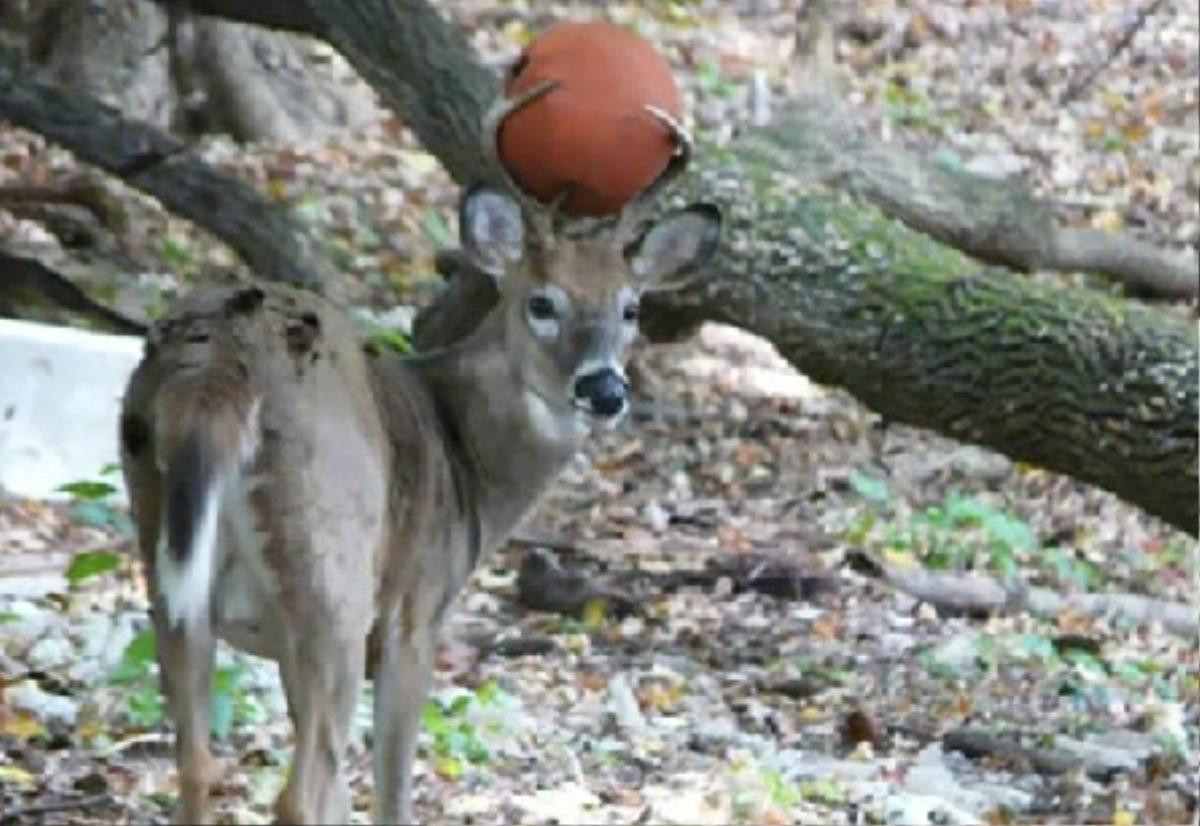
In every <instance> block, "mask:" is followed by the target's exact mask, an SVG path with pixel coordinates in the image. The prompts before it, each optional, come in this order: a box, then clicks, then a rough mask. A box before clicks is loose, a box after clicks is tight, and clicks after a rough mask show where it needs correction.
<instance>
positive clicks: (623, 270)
mask: <svg viewBox="0 0 1200 826" xmlns="http://www.w3.org/2000/svg"><path fill="white" fill-rule="evenodd" d="M554 83H555V82H554V81H547V82H544V83H542V84H539V85H537V86H535V87H533V88H532V89H530V90H528V91H527V92H525V93H523V94H521V95H520V96H518V97H516V98H513V99H501V100H500V101H498V102H497V104H496V105H495V106H493V108H492V109H491V110H490V111H489V113H488V114H487V116H486V117H485V119H484V128H483V141H484V151H485V154H486V156H487V157H488V158H489V159H490V160H491V161H492V162H493V164H494V166H495V168H496V169H497V170H498V172H499V175H500V178H501V180H502V182H503V184H504V189H496V188H492V187H486V186H485V187H477V188H475V189H472V190H470V191H469V192H467V194H466V195H465V197H464V198H463V201H462V205H461V209H460V213H459V220H460V229H461V235H462V244H463V248H464V250H465V251H466V253H467V254H468V256H469V257H470V258H471V259H472V261H473V263H474V264H475V266H476V267H478V268H479V269H480V270H482V271H483V272H485V273H487V274H488V275H489V276H490V277H491V278H492V279H494V281H495V284H496V288H497V290H498V292H499V295H500V301H499V304H498V305H497V308H496V310H495V313H497V314H499V315H500V317H501V318H502V320H503V327H504V342H505V350H506V352H507V353H508V354H509V356H510V359H511V362H512V364H513V366H514V368H515V378H516V379H517V380H518V381H520V383H521V384H522V385H523V386H524V387H525V388H527V389H528V390H529V391H531V392H532V393H534V394H536V395H537V396H538V397H539V398H540V399H541V401H542V402H543V403H544V404H546V405H547V406H548V407H549V408H550V409H551V410H552V411H554V412H556V413H561V412H565V411H572V412H573V413H575V414H576V416H577V418H579V419H581V420H582V422H584V423H586V424H593V423H594V424H600V425H603V426H612V425H613V424H615V423H616V422H617V421H618V420H619V419H620V417H621V416H622V414H623V413H624V412H625V410H626V408H627V406H628V387H627V382H626V379H625V371H624V364H625V361H626V359H627V357H628V351H629V346H630V344H631V343H632V341H633V339H634V337H635V335H636V333H637V321H638V303H639V301H640V299H641V296H642V295H643V294H644V293H646V292H647V291H651V290H658V289H669V288H672V287H676V286H679V285H681V284H682V283H683V282H684V281H686V280H687V279H688V278H689V277H690V276H691V275H692V274H694V273H695V272H696V271H697V270H698V269H699V268H700V267H701V266H702V265H703V264H704V263H705V262H706V261H707V260H708V258H709V257H710V256H711V255H712V253H713V252H714V250H715V249H716V247H717V243H718V240H719V237H720V226H721V219H720V213H719V211H718V210H717V208H716V207H715V206H713V205H711V204H695V205H692V206H689V207H686V208H684V209H681V210H678V211H676V212H673V213H671V214H670V215H668V216H666V217H665V218H663V219H662V220H660V221H658V222H657V223H655V224H653V225H652V226H650V227H649V228H647V229H644V230H643V231H641V233H640V235H639V230H641V224H642V221H643V219H644V217H645V215H646V213H647V211H648V209H649V208H650V207H651V206H652V203H653V198H654V196H655V195H656V194H657V193H658V192H660V191H661V190H662V188H663V187H664V186H665V184H666V183H667V182H669V181H670V180H671V179H672V178H674V177H675V176H676V175H678V174H679V172H681V171H682V170H683V169H684V167H685V166H686V164H687V162H688V159H689V157H690V154H691V139H690V138H689V137H688V135H687V133H686V132H685V131H684V129H683V128H682V126H680V125H679V123H677V122H676V121H675V120H674V119H673V118H671V117H670V116H669V115H667V114H666V113H665V112H662V111H661V110H659V109H657V108H655V107H652V106H647V107H646V111H647V114H649V115H650V116H651V117H653V118H655V119H656V120H658V121H659V122H660V123H661V124H662V125H663V127H664V128H665V129H666V130H667V132H668V134H669V135H670V137H671V138H672V139H673V140H674V142H675V146H676V149H675V152H674V153H673V154H672V157H671V159H670V161H669V163H668V165H667V167H666V169H665V170H664V171H663V173H662V174H661V175H660V176H659V178H658V179H657V180H655V181H654V182H653V183H652V184H650V186H648V187H647V188H646V189H645V190H643V191H642V192H641V193H639V195H638V196H637V197H636V198H634V199H633V200H632V201H631V202H630V203H629V204H628V205H627V206H626V207H625V208H624V209H623V210H622V212H621V213H620V214H619V215H618V216H616V218H615V220H613V221H612V222H610V224H609V225H608V226H606V227H601V228H600V229H599V231H598V232H597V231H595V230H596V228H595V227H592V228H591V229H592V230H593V231H592V232H590V233H586V232H584V233H581V232H578V231H576V232H574V233H572V232H571V231H570V230H569V228H561V227H560V226H559V223H560V221H559V219H560V218H561V217H562V216H560V215H559V214H558V212H559V211H558V205H559V204H560V203H561V202H562V200H563V198H562V197H559V198H557V199H556V200H555V201H554V202H553V203H551V204H549V205H545V204H541V203H539V202H537V201H535V200H533V199H532V198H531V197H529V196H528V195H527V194H526V193H525V192H523V191H522V190H521V188H520V186H519V185H518V184H517V183H516V182H515V181H513V180H512V178H511V177H510V176H509V174H508V172H507V170H506V169H505V167H504V164H503V163H502V162H501V161H500V159H499V152H498V137H499V130H500V127H501V125H502V124H503V121H504V118H505V117H507V116H508V115H509V114H511V113H512V112H513V111H515V110H516V109H518V108H519V107H521V106H524V105H526V104H528V103H530V102H531V101H533V100H535V99H537V98H538V97H540V96H541V95H543V94H545V93H546V92H548V91H549V90H550V89H552V88H553V87H554ZM562 194H563V195H565V194H566V193H562Z"/></svg>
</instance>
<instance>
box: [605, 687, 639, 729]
mask: <svg viewBox="0 0 1200 826" xmlns="http://www.w3.org/2000/svg"><path fill="white" fill-rule="evenodd" d="M607 705H608V710H609V712H611V713H612V715H613V717H614V718H615V719H616V721H617V726H618V727H619V728H620V729H621V730H622V731H624V732H626V733H627V734H640V733H642V732H644V731H645V730H646V718H645V716H644V715H643V714H642V709H641V708H640V707H639V706H638V701H637V698H636V697H634V696H633V689H632V688H631V687H630V685H629V678H628V677H626V676H625V674H617V675H615V676H614V677H613V678H612V679H611V680H609V681H608V703H607Z"/></svg>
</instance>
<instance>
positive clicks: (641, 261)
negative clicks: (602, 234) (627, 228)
mask: <svg viewBox="0 0 1200 826" xmlns="http://www.w3.org/2000/svg"><path fill="white" fill-rule="evenodd" d="M720 240H721V210H719V209H718V208H717V207H716V206H715V205H714V204H692V205H691V206H689V207H685V208H684V209H681V210H679V211H678V212H675V213H672V214H670V215H668V216H667V217H665V218H663V219H662V220H661V221H659V222H658V223H656V224H654V225H653V226H652V227H650V229H648V230H646V232H645V233H644V234H643V235H642V237H641V238H640V239H638V240H637V241H636V242H635V243H634V244H633V246H632V248H631V250H630V252H629V253H628V256H629V266H630V268H631V269H632V270H633V276H634V278H635V279H636V280H637V282H638V285H639V286H640V287H641V288H642V289H643V290H673V289H677V288H679V287H682V286H683V285H684V284H686V283H687V282H688V281H690V280H691V279H692V278H693V277H694V276H695V275H696V273H697V272H698V271H699V270H700V269H701V268H702V267H703V266H704V265H705V264H706V263H708V260H709V259H710V258H712V255H713V253H714V252H716V250H717V246H718V245H719V243H720Z"/></svg>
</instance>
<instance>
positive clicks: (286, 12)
mask: <svg viewBox="0 0 1200 826" xmlns="http://www.w3.org/2000/svg"><path fill="white" fill-rule="evenodd" d="M151 1H152V2H154V3H157V4H158V5H160V6H175V7H177V8H180V9H182V10H184V11H189V12H195V13H196V14H202V15H207V16H209V17H220V18H222V19H224V20H232V21H234V22H237V23H250V24H253V25H255V26H262V27H263V28H266V29H276V30H278V31H283V32H292V33H294V34H307V35H311V36H313V37H319V38H322V39H323V38H324V36H325V30H324V27H323V25H322V23H321V19H320V18H319V17H318V16H317V15H315V14H313V11H312V6H311V4H310V3H308V2H307V0H253V2H249V3H247V2H246V0H151Z"/></svg>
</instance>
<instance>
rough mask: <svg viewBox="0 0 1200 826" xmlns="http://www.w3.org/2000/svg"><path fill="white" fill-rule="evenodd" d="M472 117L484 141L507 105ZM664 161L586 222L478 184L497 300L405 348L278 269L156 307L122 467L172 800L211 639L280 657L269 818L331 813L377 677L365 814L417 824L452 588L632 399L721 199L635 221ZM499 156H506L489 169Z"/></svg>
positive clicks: (184, 765) (469, 217) (202, 693)
mask: <svg viewBox="0 0 1200 826" xmlns="http://www.w3.org/2000/svg"><path fill="white" fill-rule="evenodd" d="M546 88H548V87H547V86H543V87H539V88H538V89H535V90H534V91H533V92H531V93H530V94H528V95H523V96H522V97H521V98H519V99H517V100H513V101H501V102H500V103H499V104H498V105H497V106H496V107H494V108H493V110H492V112H491V113H489V117H488V119H487V120H486V121H485V129H484V134H485V144H486V146H487V148H488V151H489V153H490V154H491V155H492V157H493V158H494V152H495V140H496V136H497V130H498V129H499V127H500V125H501V123H502V120H503V117H504V115H505V114H506V113H507V112H509V111H511V110H512V109H513V108H514V107H516V106H519V105H522V104H523V103H525V102H526V101H528V100H530V99H532V97H533V96H535V95H537V94H540V93H542V92H544V91H545V90H546ZM649 114H650V115H652V116H654V117H656V118H658V119H659V120H660V121H661V122H662V123H663V124H664V139H673V140H675V141H676V143H677V147H678V148H677V151H676V153H675V155H674V157H673V160H672V163H671V165H670V166H669V167H668V169H667V171H666V172H664V174H663V177H662V178H660V179H659V181H658V182H656V184H655V185H653V186H652V187H651V188H650V189H649V190H648V191H647V192H646V193H643V197H640V198H639V199H638V202H637V203H635V204H632V205H631V208H630V209H629V210H627V213H626V214H624V215H622V217H621V220H620V221H618V222H617V225H616V227H615V229H613V230H612V231H611V232H608V231H606V232H602V233H601V234H599V235H593V236H591V237H570V236H568V235H566V234H564V233H559V232H556V227H555V225H554V220H553V210H552V209H546V208H543V207H541V206H540V205H538V204H536V203H533V202H531V201H529V199H527V198H525V197H524V196H523V195H521V193H520V192H519V190H517V189H516V188H515V186H513V185H512V183H511V181H507V175H506V174H503V173H502V175H503V177H504V178H505V180H506V181H507V182H508V183H509V184H510V187H509V188H510V189H512V190H513V192H512V193H511V194H505V193H502V191H500V190H496V189H490V188H479V189H474V190H471V191H470V192H468V193H467V194H466V196H465V197H464V198H463V201H462V205H461V210H460V223H461V240H462V244H463V247H464V249H465V251H466V252H467V253H468V254H469V255H470V256H471V257H472V258H473V260H474V263H475V264H476V265H477V266H478V267H480V268H481V269H483V270H485V271H486V272H488V273H489V274H490V275H492V276H493V277H494V278H495V279H496V282H497V286H498V290H499V293H500V300H499V302H498V303H497V305H496V307H495V308H494V309H493V310H492V311H491V312H490V313H489V314H488V315H487V317H486V318H484V319H483V320H482V322H481V323H480V324H479V326H478V328H477V329H476V330H474V332H472V333H470V334H469V335H467V336H466V337H465V338H463V339H462V340H461V341H459V342H457V343H455V344H453V345H451V346H449V347H446V348H445V349H442V350H439V351H437V352H431V353H428V354H426V355H420V356H416V357H412V358H402V357H399V356H396V355H393V354H390V353H384V352H372V351H371V350H370V349H369V348H364V346H363V344H362V342H361V341H360V339H359V337H358V335H357V334H356V330H355V327H354V325H353V324H352V323H351V322H350V321H348V320H347V319H346V317H345V316H344V315H343V314H342V313H341V312H340V311H339V310H338V309H336V308H335V307H334V306H332V305H331V304H330V303H328V302H327V301H325V300H323V299H321V298H319V297H318V296H315V295H312V294H310V293H307V292H301V291H298V290H294V289H289V288H286V287H281V286H272V285H266V284H263V285H261V286H240V287H236V286H235V287H226V288H209V289H201V290H198V291H197V292H195V293H193V294H192V295H190V296H189V297H187V298H186V299H185V300H184V301H182V302H181V303H180V305H179V306H178V307H176V308H175V309H174V310H173V311H172V312H171V313H170V314H169V315H167V316H166V317H165V318H164V319H163V320H162V321H161V322H159V323H158V324H157V325H156V326H155V328H154V330H153V331H152V332H151V334H150V336H149V337H148V340H147V344H146V353H145V357H144V358H143V360H142V362H141V364H140V365H139V366H138V368H137V370H136V371H135V373H134V375H133V377H132V379H131V380H130V383H129V387H128V390H127V392H126V396H125V404H124V410H123V414H122V419H121V447H122V462H123V466H124V470H125V477H126V481H127V483H128V487H129V491H130V496H131V500H132V504H133V511H134V515H135V517H136V522H137V528H138V535H139V545H140V548H141V553H142V555H143V558H144V561H145V565H146V569H147V572H148V578H149V582H150V586H151V595H152V597H153V611H152V613H153V616H154V624H155V628H156V631H157V635H158V636H157V638H158V656H159V662H160V665H161V670H162V678H163V690H164V693H165V695H166V698H167V702H168V708H169V710H170V714H171V716H172V718H173V719H174V722H175V726H176V738H177V759H178V767H179V774H180V797H181V800H180V810H179V817H180V819H181V820H182V821H183V822H186V823H199V822H202V821H204V820H205V818H207V817H208V816H209V811H208V794H209V785H210V783H211V781H212V780H213V779H214V778H213V774H214V769H213V764H212V759H211V757H210V753H209V746H208V736H209V719H208V717H209V692H210V678H211V674H212V667H213V656H214V644H215V643H214V641H215V639H216V638H217V637H220V638H223V639H226V640H228V641H230V642H231V643H232V644H234V645H236V646H237V647H239V648H242V649H245V650H247V651H250V652H253V653H256V654H259V655H262V656H265V657H269V658H272V659H275V660H277V661H278V663H279V671H280V674H281V677H282V682H283V686H284V689H285V692H286V694H287V700H288V708H289V712H290V716H291V720H292V722H293V724H294V727H295V754H294V757H293V761H292V769H291V774H290V777H289V779H288V782H287V785H286V787H285V788H284V790H283V792H282V794H281V795H280V797H279V800H278V802H277V804H276V813H277V815H278V817H279V819H280V820H281V821H284V822H303V823H346V822H348V817H349V814H350V798H349V788H348V785H347V780H346V776H345V757H346V748H347V744H348V741H349V738H350V736H351V730H352V719H353V716H354V709H355V704H356V701H357V699H358V697H359V688H360V685H361V681H362V679H363V677H364V674H367V675H369V676H372V677H373V678H374V680H375V695H374V696H375V707H374V737H373V740H374V755H373V759H374V764H373V765H374V778H375V818H376V820H377V821H379V822H389V823H390V822H397V821H399V822H411V821H412V817H413V812H412V780H411V774H412V762H413V757H414V755H415V752H416V746H417V732H418V729H419V727H420V724H421V710H422V706H423V704H424V702H425V699H426V694H427V691H428V688H429V684H430V679H431V667H432V664H433V657H434V649H435V646H436V643H437V639H438V634H439V629H440V626H441V625H442V621H443V618H444V616H445V614H446V610H447V607H448V606H449V604H450V603H451V601H452V599H453V598H454V596H455V595H456V594H457V592H458V591H459V590H460V589H461V587H462V585H463V583H464V581H465V580H466V578H467V575H468V574H469V573H470V572H471V569H472V568H473V567H474V566H475V565H476V564H477V563H478V561H479V560H480V558H481V557H482V556H484V555H485V554H487V553H488V551H489V550H490V549H492V548H494V547H496V546H497V545H498V544H499V543H501V542H502V541H504V539H505V538H506V537H507V536H508V535H509V534H510V532H511V531H512V530H513V529H514V527H516V525H517V523H518V522H519V521H520V520H521V519H522V518H523V517H524V516H525V515H526V514H528V513H529V512H530V510H531V509H532V508H533V507H534V505H535V504H536V503H537V502H538V500H539V498H540V497H541V496H542V494H543V493H544V492H545V491H546V489H547V487H548V486H549V485H550V484H551V482H552V481H553V480H554V479H555V477H556V476H557V475H558V473H559V471H560V470H561V469H562V468H563V467H564V465H565V464H566V463H567V461H568V460H569V459H570V457H571V456H572V455H573V454H574V453H575V452H576V451H577V450H578V449H579V447H580V445H581V440H582V439H583V438H584V436H585V435H586V434H587V433H588V431H589V429H590V428H591V427H592V426H593V425H611V424H613V423H614V422H616V421H617V420H618V419H619V417H620V416H621V415H622V413H623V412H624V410H625V408H626V405H627V398H626V394H627V390H626V384H625V379H624V374H623V365H624V361H625V358H626V353H627V349H628V347H629V345H630V342H631V341H632V339H633V338H634V335H635V332H636V328H637V308H638V297H639V294H640V293H641V292H642V291H644V290H648V289H654V288H656V287H661V286H664V285H665V284H666V282H667V281H668V280H670V279H672V278H676V277H679V276H682V275H684V274H686V273H688V272H690V271H692V270H694V269H695V268H696V267H698V266H699V265H701V264H702V263H703V262H704V260H705V259H706V258H707V257H708V256H709V255H710V254H711V253H712V251H713V250H714V248H715V246H716V243H717V238H718V234H719V224H720V220H719V215H718V213H717V211H716V210H715V208H713V207H711V206H707V205H696V206H692V207H689V208H687V209H684V210H681V211H679V212H676V213H674V214H672V215H670V216H668V217H666V218H665V219H663V220H662V221H660V222H659V223H657V224H656V225H655V226H653V227H652V228H651V229H649V230H648V231H646V232H644V233H643V234H641V235H640V237H636V238H635V237H634V235H633V234H632V228H633V226H634V225H635V222H636V220H637V219H636V217H635V216H636V213H637V212H638V211H639V209H640V207H641V206H642V205H643V204H644V203H645V202H646V200H647V198H648V196H649V195H651V194H653V192H654V191H656V190H657V189H658V188H659V187H660V186H661V184H662V182H663V180H664V179H665V178H667V177H669V176H670V175H672V174H674V173H675V172H677V171H678V170H679V169H680V168H682V166H683V164H684V163H685V162H686V160H687V156H688V152H689V144H688V141H687V137H686V135H684V134H683V133H682V130H681V129H680V128H679V127H678V126H677V125H676V124H675V123H674V122H673V121H672V120H671V119H670V118H669V117H666V116H664V115H663V114H662V113H661V112H656V111H651V112H650V113H649ZM501 170H502V167H501Z"/></svg>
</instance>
